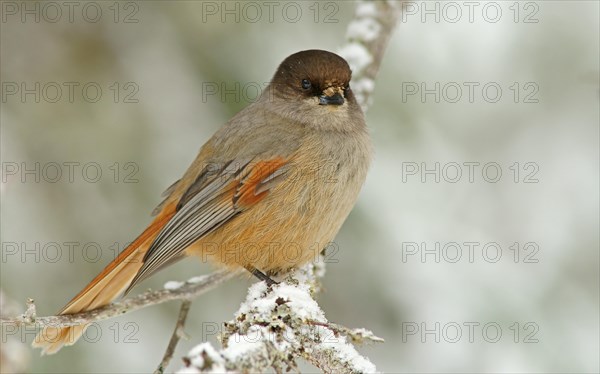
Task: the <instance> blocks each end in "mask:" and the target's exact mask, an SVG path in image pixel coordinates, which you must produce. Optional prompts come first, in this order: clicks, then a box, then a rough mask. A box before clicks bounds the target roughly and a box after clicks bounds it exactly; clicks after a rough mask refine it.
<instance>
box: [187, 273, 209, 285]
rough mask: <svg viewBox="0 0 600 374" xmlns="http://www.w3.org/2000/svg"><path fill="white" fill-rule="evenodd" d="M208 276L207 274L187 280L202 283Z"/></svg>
mask: <svg viewBox="0 0 600 374" xmlns="http://www.w3.org/2000/svg"><path fill="white" fill-rule="evenodd" d="M206 278H208V277H207V276H206V275H200V276H197V277H192V278H190V279H188V281H187V282H188V283H194V284H196V283H201V282H204V281H205V280H206Z"/></svg>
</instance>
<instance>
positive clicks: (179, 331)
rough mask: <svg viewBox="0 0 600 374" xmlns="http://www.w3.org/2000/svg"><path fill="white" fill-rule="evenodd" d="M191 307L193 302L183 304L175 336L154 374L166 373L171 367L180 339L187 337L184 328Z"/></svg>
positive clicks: (172, 337) (174, 331)
mask: <svg viewBox="0 0 600 374" xmlns="http://www.w3.org/2000/svg"><path fill="white" fill-rule="evenodd" d="M191 305H192V302H191V301H190V300H184V301H183V303H181V309H180V310H179V317H177V323H176V324H175V330H173V335H171V340H170V341H169V345H168V346H167V350H166V351H165V355H164V356H163V359H162V361H161V362H160V364H159V365H158V368H157V369H156V370H155V371H154V374H162V373H164V371H165V368H166V367H167V365H169V361H171V358H172V357H173V353H175V347H177V343H178V342H179V339H181V338H182V337H183V336H186V335H185V332H184V331H183V327H184V325H185V320H186V319H187V315H188V312H189V311H190V306H191Z"/></svg>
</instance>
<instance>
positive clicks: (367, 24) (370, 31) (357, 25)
mask: <svg viewBox="0 0 600 374" xmlns="http://www.w3.org/2000/svg"><path fill="white" fill-rule="evenodd" d="M380 32H381V25H380V24H379V22H377V21H376V20H374V19H373V18H361V19H357V20H354V21H352V22H350V24H349V25H348V31H347V32H346V37H347V38H348V39H357V40H363V41H366V42H370V41H371V40H375V39H377V37H378V36H379V33H380Z"/></svg>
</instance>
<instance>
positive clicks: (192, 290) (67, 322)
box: [0, 270, 238, 328]
mask: <svg viewBox="0 0 600 374" xmlns="http://www.w3.org/2000/svg"><path fill="white" fill-rule="evenodd" d="M237 274H238V273H236V272H230V271H226V270H220V271H216V272H214V273H212V274H209V275H205V276H200V277H194V278H192V279H190V280H188V281H187V282H185V283H181V282H180V283H179V286H180V287H177V288H174V287H166V288H165V289H162V290H158V291H147V292H144V293H142V294H140V295H138V296H136V297H132V298H130V299H125V300H123V301H120V302H116V303H112V304H109V305H107V306H104V307H102V308H98V309H94V310H90V311H88V312H83V313H76V314H62V315H57V316H49V317H38V316H37V315H36V310H35V304H34V303H33V300H32V299H29V300H28V301H27V311H26V312H25V313H24V314H22V315H20V316H16V317H8V316H4V315H2V316H0V323H1V324H2V326H3V327H4V326H7V325H13V326H27V327H29V326H35V327H39V328H42V327H45V326H52V327H66V326H75V325H81V324H86V323H90V322H95V321H101V320H104V319H108V318H112V317H116V316H120V315H122V314H124V313H129V312H133V311H135V310H138V309H142V308H146V307H149V306H152V305H157V304H161V303H164V302H166V301H171V300H191V299H193V298H195V297H197V296H199V295H201V294H203V293H205V292H207V291H210V290H212V289H213V288H215V287H216V286H218V285H219V284H221V283H223V282H225V281H226V280H228V279H231V278H233V277H234V276H235V275H237Z"/></svg>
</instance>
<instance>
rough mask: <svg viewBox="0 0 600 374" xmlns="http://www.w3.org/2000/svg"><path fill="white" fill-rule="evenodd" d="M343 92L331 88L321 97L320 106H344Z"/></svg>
mask: <svg viewBox="0 0 600 374" xmlns="http://www.w3.org/2000/svg"><path fill="white" fill-rule="evenodd" d="M343 92H344V91H343V90H342V89H340V88H337V89H335V88H333V87H330V88H328V89H326V90H325V91H323V94H322V95H321V96H319V105H342V104H344V95H343Z"/></svg>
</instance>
